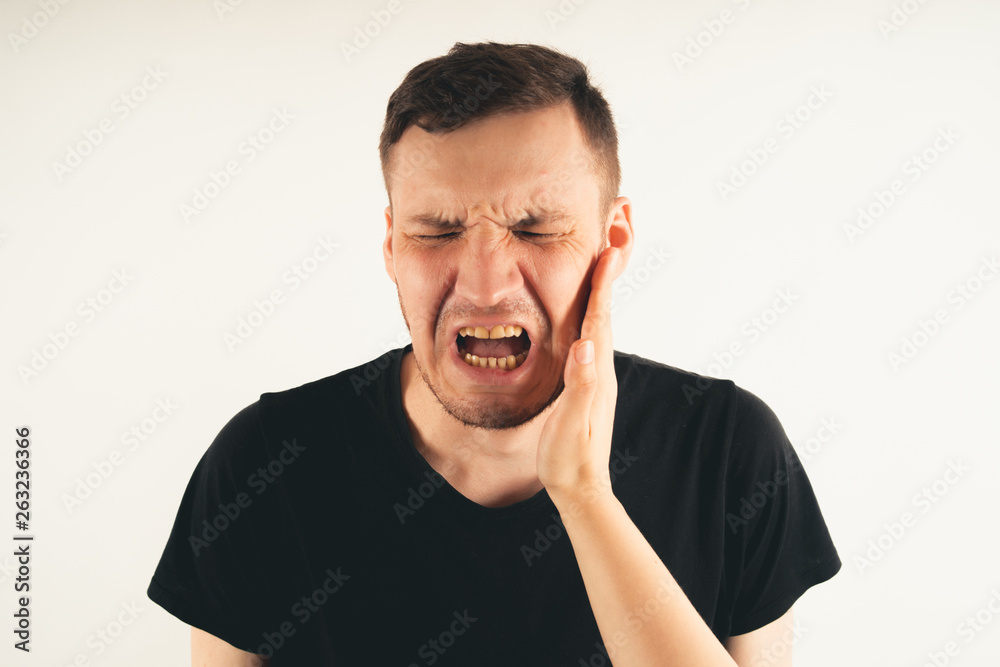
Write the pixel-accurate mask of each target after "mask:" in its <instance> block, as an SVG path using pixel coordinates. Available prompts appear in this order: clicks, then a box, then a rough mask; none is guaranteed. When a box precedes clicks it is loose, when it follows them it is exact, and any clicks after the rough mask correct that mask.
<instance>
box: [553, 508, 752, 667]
mask: <svg viewBox="0 0 1000 667" xmlns="http://www.w3.org/2000/svg"><path fill="white" fill-rule="evenodd" d="M550 495H551V494H550ZM552 500H553V502H554V503H555V504H556V507H557V508H558V509H559V512H560V514H561V515H562V518H563V522H564V524H565V526H566V534H567V535H568V536H569V538H570V541H571V542H572V545H573V551H574V552H575V554H576V559H577V563H578V564H579V567H580V573H581V574H582V575H583V582H584V584H585V586H586V588H587V596H588V597H589V598H590V605H591V607H592V608H593V611H594V617H595V618H596V619H597V626H598V628H599V629H600V631H601V637H602V638H603V639H604V645H605V648H606V649H607V651H608V655H609V656H610V657H611V659H612V660H613V661H614V664H615V667H640V666H643V667H644V666H646V665H650V666H652V665H656V666H657V667H661V666H663V665H684V666H685V667H688V666H691V665H726V666H727V667H735V665H736V663H735V662H734V661H733V659H732V658H731V657H730V655H729V653H727V652H726V649H725V648H724V647H723V645H722V644H721V643H720V642H719V641H718V640H717V639H716V637H715V635H714V634H713V633H712V631H711V629H709V627H708V626H707V625H706V624H705V622H704V621H703V620H702V618H701V616H700V615H699V614H698V612H697V610H696V609H695V608H694V606H693V605H692V604H691V602H690V601H689V600H688V599H687V596H686V595H684V592H683V591H682V590H681V589H680V587H679V586H678V584H677V582H676V581H675V580H674V578H673V576H672V575H671V574H670V572H669V571H668V570H667V567H666V566H665V565H664V564H663V562H662V561H661V560H660V559H659V557H658V556H657V555H656V552H654V551H653V548H652V547H651V546H650V545H649V543H648V542H647V541H646V538H645V537H643V535H642V533H641V532H639V529H638V528H637V527H636V526H635V524H634V523H633V522H632V519H631V518H629V516H628V514H627V513H626V512H625V508H624V507H622V505H621V503H620V502H619V501H618V499H617V498H615V496H614V495H613V494H612V493H611V492H610V490H605V491H601V492H596V493H594V494H593V495H591V496H590V497H588V498H582V497H580V495H579V494H576V495H565V496H560V495H559V494H556V495H555V496H554V497H553V498H552Z"/></svg>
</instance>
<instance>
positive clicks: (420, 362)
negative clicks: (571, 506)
mask: <svg viewBox="0 0 1000 667" xmlns="http://www.w3.org/2000/svg"><path fill="white" fill-rule="evenodd" d="M590 165H591V155H590V151H589V149H588V148H587V147H586V145H585V143H584V138H583V134H582V132H581V130H580V128H579V125H578V122H577V120H576V116H575V114H574V112H573V110H572V107H571V106H570V105H569V104H564V105H560V106H556V107H551V108H548V109H544V110H541V111H533V112H526V113H518V114H502V115H498V116H493V117H490V118H487V119H486V120H482V121H479V122H476V123H473V124H471V125H469V126H467V127H463V128H461V129H459V130H457V131H454V132H450V133H446V134H435V135H432V134H428V133H426V132H424V131H423V130H421V129H420V128H418V127H416V126H411V127H410V128H409V129H407V131H406V132H405V133H404V134H403V137H402V138H401V139H400V141H399V142H398V143H397V144H396V145H395V147H394V151H393V156H392V163H391V169H392V172H391V174H390V187H391V202H392V204H391V206H389V207H387V208H386V223H387V231H386V239H385V244H384V247H383V251H384V255H385V262H386V270H387V271H388V273H389V276H390V278H392V279H393V280H394V282H395V283H396V290H397V292H398V294H399V302H400V307H401V308H402V311H403V318H404V320H405V321H406V325H407V327H408V328H409V330H410V336H411V338H412V339H413V354H414V359H415V361H416V364H417V367H418V369H419V371H420V374H421V377H422V378H423V380H424V382H425V383H426V384H427V386H428V387H429V388H430V389H431V391H432V392H433V393H434V395H435V396H436V397H437V399H438V401H439V402H440V404H441V405H442V407H444V409H445V410H446V411H447V412H448V413H449V414H451V415H452V416H453V417H455V418H456V419H458V420H459V421H461V422H463V423H465V424H468V425H473V426H478V427H481V428H487V429H503V428H513V427H516V426H519V425H521V424H523V423H525V422H527V421H528V420H530V419H532V418H533V417H535V416H536V415H538V414H539V413H540V412H541V411H542V410H543V409H544V408H545V407H546V406H548V405H549V404H550V403H551V402H552V401H554V400H555V399H556V398H557V397H558V396H559V393H560V392H561V391H562V389H563V369H564V367H565V364H566V355H567V353H568V348H569V345H570V344H571V343H572V342H573V341H574V340H576V339H577V338H579V331H580V326H581V324H582V322H583V315H584V310H585V308H586V299H587V297H588V296H589V292H590V275H591V273H592V272H593V269H594V266H595V264H596V260H597V257H598V255H599V254H600V251H601V250H602V249H603V247H604V238H602V236H601V226H602V225H601V223H602V222H603V220H601V219H599V218H598V205H599V191H600V187H599V186H600V183H599V182H598V180H597V176H596V174H595V172H594V169H593V168H592V167H591V166H590ZM497 325H512V326H520V327H522V328H523V332H522V334H521V335H520V336H516V337H515V336H508V335H507V334H509V330H502V329H500V328H497ZM466 327H471V328H473V329H474V328H476V327H484V328H485V330H488V331H490V332H491V333H492V335H493V336H497V335H500V332H501V331H503V333H504V335H503V337H502V338H488V339H480V338H476V337H475V336H474V335H465V336H463V335H461V333H462V332H463V331H464V332H465V333H466V334H468V333H469V332H468V330H467V329H466ZM479 333H480V335H481V334H482V333H483V329H480V330H479ZM467 355H468V356H467ZM473 355H475V357H477V359H476V361H477V362H478V363H477V364H476V365H469V363H468V360H469V359H470V358H471V357H472V356H473ZM520 355H524V356H523V357H522V356H520ZM489 357H493V358H494V359H495V360H496V366H495V367H493V365H494V362H493V361H490V360H489ZM479 359H485V361H479ZM501 359H503V360H502V361H501ZM520 359H523V361H520V365H517V366H516V368H514V365H515V364H516V363H518V361H519V360H520ZM508 360H511V361H514V364H510V363H508ZM479 364H485V365H486V367H485V368H483V367H481V366H480V365H479ZM504 365H506V366H507V368H502V366H504ZM511 368H513V370H511Z"/></svg>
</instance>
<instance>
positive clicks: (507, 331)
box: [458, 324, 524, 338]
mask: <svg viewBox="0 0 1000 667" xmlns="http://www.w3.org/2000/svg"><path fill="white" fill-rule="evenodd" d="M523 330H524V329H523V328H522V327H520V326H519V325H517V324H498V325H496V326H495V327H493V328H492V329H488V328H486V327H462V328H461V329H459V330H458V335H459V336H474V337H475V338H510V337H511V336H520V335H521V332H522V331H523Z"/></svg>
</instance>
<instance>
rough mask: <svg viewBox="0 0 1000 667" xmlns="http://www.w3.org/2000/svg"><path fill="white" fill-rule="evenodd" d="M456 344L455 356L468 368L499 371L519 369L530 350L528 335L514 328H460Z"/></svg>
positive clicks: (515, 325)
mask: <svg viewBox="0 0 1000 667" xmlns="http://www.w3.org/2000/svg"><path fill="white" fill-rule="evenodd" d="M456 343H457V345H458V356H459V357H461V358H462V359H464V360H465V363H467V364H468V365H470V366H478V367H479V368H496V369H499V370H502V371H512V370H514V369H516V368H517V367H518V366H521V365H522V364H523V363H524V360H525V359H527V358H528V350H530V349H531V339H530V338H528V332H527V331H525V330H524V328H523V327H521V326H519V325H517V324H497V325H495V326H493V327H485V326H469V327H462V328H461V329H459V330H458V338H457V340H456Z"/></svg>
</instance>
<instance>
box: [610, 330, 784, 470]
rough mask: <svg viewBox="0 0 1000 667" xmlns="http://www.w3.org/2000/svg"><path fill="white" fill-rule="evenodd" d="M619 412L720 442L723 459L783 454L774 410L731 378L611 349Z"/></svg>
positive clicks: (780, 430) (780, 428) (624, 416)
mask: <svg viewBox="0 0 1000 667" xmlns="http://www.w3.org/2000/svg"><path fill="white" fill-rule="evenodd" d="M615 373H616V376H617V379H618V409H619V410H621V413H620V414H621V415H622V418H623V419H627V420H629V421H632V422H635V421H637V420H638V421H646V420H649V421H653V422H658V423H660V424H663V423H664V420H667V422H668V423H669V424H670V425H671V430H673V427H674V425H677V426H680V427H682V428H683V430H692V429H694V430H697V432H698V433H700V434H702V435H703V436H708V435H711V436H712V437H713V438H714V439H716V440H717V441H718V442H720V443H722V444H724V450H723V455H724V456H727V457H729V458H735V459H736V460H737V462H738V460H739V459H740V458H744V457H747V456H749V457H751V458H755V457H759V456H761V455H765V454H767V453H770V455H771V456H781V457H783V456H785V455H786V453H787V452H786V447H787V448H788V449H790V445H788V441H787V437H786V436H785V432H784V430H783V428H782V426H781V423H780V421H779V420H778V417H777V415H776V414H775V413H774V411H773V410H772V409H771V408H770V407H769V406H768V405H767V403H765V402H764V401H763V400H762V399H761V398H760V397H758V396H757V395H756V394H754V393H753V392H751V391H750V390H748V389H746V388H744V387H741V386H739V385H737V384H736V383H734V382H733V381H732V380H728V379H721V378H715V377H709V376H705V375H700V374H698V373H694V372H692V371H688V370H684V369H681V368H677V367H675V366H670V365H668V364H665V363H662V362H659V361H655V360H652V359H647V358H645V357H641V356H638V355H635V354H628V353H625V352H619V351H617V350H616V351H615Z"/></svg>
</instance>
